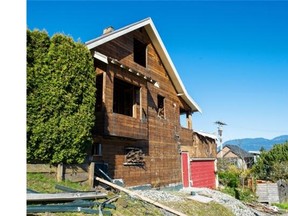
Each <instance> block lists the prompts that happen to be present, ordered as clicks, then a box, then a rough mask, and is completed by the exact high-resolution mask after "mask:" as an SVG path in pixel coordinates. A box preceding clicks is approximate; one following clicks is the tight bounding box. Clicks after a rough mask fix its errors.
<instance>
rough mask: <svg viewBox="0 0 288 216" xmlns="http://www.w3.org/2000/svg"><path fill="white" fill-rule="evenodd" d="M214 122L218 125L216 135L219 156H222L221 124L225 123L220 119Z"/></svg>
mask: <svg viewBox="0 0 288 216" xmlns="http://www.w3.org/2000/svg"><path fill="white" fill-rule="evenodd" d="M214 123H215V124H217V125H218V137H219V144H220V157H221V158H222V157H223V153H222V132H223V128H222V127H223V125H227V124H225V123H224V122H221V121H216V122H214Z"/></svg>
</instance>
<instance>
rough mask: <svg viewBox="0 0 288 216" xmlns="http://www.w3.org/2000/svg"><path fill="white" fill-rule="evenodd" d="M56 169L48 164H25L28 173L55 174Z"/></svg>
mask: <svg viewBox="0 0 288 216" xmlns="http://www.w3.org/2000/svg"><path fill="white" fill-rule="evenodd" d="M56 171H57V167H55V166H51V165H49V164H27V172H28V173H56Z"/></svg>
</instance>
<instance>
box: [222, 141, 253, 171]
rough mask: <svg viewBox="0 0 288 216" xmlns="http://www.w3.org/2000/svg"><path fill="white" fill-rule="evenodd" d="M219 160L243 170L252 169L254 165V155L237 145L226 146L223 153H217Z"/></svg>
mask: <svg viewBox="0 0 288 216" xmlns="http://www.w3.org/2000/svg"><path fill="white" fill-rule="evenodd" d="M217 158H223V159H225V160H227V161H229V162H231V163H232V164H234V165H236V166H237V167H238V168H241V169H247V168H250V167H251V166H252V165H253V163H254V155H252V154H250V153H249V152H247V151H245V150H244V149H242V148H240V147H239V146H237V145H230V144H228V145H225V146H224V147H223V149H222V151H221V150H220V151H219V152H218V153H217Z"/></svg>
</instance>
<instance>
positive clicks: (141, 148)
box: [86, 18, 216, 187]
mask: <svg viewBox="0 0 288 216" xmlns="http://www.w3.org/2000/svg"><path fill="white" fill-rule="evenodd" d="M86 46H87V47H88V49H89V50H90V51H91V54H92V55H93V57H94V65H95V72H96V74H97V78H96V87H97V92H96V97H97V102H96V103H97V104H96V125H95V130H94V132H93V134H94V145H93V148H92V150H91V160H92V161H94V162H95V163H97V164H98V165H99V166H100V167H102V169H105V171H104V172H106V173H107V174H108V176H110V177H111V178H113V179H123V180H124V182H125V185H127V186H136V185H145V184H151V185H152V186H154V187H158V186H165V185H169V184H175V183H176V184H177V183H184V180H185V179H186V180H185V181H188V183H189V182H190V183H191V182H192V181H191V177H192V176H191V173H193V170H190V162H191V158H194V159H195V158H199V159H200V160H199V161H200V162H203V161H204V162H207V161H208V163H209V162H210V166H212V164H213V176H210V178H213V181H214V182H215V175H214V160H215V159H216V144H215V140H214V139H210V138H209V137H207V136H205V135H203V134H202V135H201V134H199V133H195V132H194V131H193V129H192V114H193V113H194V112H201V109H200V107H199V106H198V105H197V103H196V102H195V101H194V100H193V99H192V98H191V97H190V96H189V95H188V93H187V91H186V89H185V87H184V85H183V83H182V81H181V79H180V76H179V74H178V72H177V70H176V68H175V66H174V64H173V62H172V60H171V58H170V57H169V54H168V52H167V50H166V48H165V46H164V44H163V42H162V40H161V38H160V35H159V34H158V32H157V30H156V28H155V26H154V24H153V21H152V19H151V18H146V19H144V20H141V21H139V22H136V23H133V24H131V25H128V26H125V27H123V28H121V29H118V30H114V29H113V27H109V28H107V29H105V30H104V31H103V35H101V36H100V37H98V38H95V39H93V40H90V41H88V42H86ZM180 115H185V117H186V122H187V125H186V128H183V127H181V125H180ZM207 140H208V141H207ZM211 140H212V141H211ZM184 152H185V153H184ZM183 155H184V156H183ZM207 158H208V160H206V159H207ZM183 160H185V162H183ZM211 161H212V162H211ZM183 164H184V166H185V167H184V168H183V167H182V166H183ZM181 167H182V169H181ZM185 176H186V177H185ZM187 178H188V180H187ZM185 184H186V183H185ZM213 185H215V184H213ZM188 186H192V185H191V184H189V185H188Z"/></svg>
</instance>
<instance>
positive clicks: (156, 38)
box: [85, 17, 202, 113]
mask: <svg viewBox="0 0 288 216" xmlns="http://www.w3.org/2000/svg"><path fill="white" fill-rule="evenodd" d="M141 27H144V28H145V30H146V31H147V33H148V35H149V37H150V39H151V41H152V43H153V45H154V47H155V49H156V50H157V52H158V54H159V56H160V58H161V61H162V63H163V64H164V66H165V68H166V70H167V72H168V74H169V76H170V78H171V80H172V82H173V84H174V87H175V88H176V91H177V93H178V95H179V97H181V98H182V99H183V100H184V101H185V102H186V103H187V104H188V105H189V107H190V108H191V111H192V112H200V113H201V112H202V111H201V108H200V107H199V106H198V104H197V103H196V102H195V101H194V100H193V99H192V98H191V97H190V96H189V94H188V93H187V91H186V89H185V87H184V85H183V83H182V80H181V79H180V76H179V74H178V72H177V70H176V68H175V66H174V64H173V62H172V60H171V58H170V56H169V54H168V52H167V50H166V48H165V46H164V44H163V42H162V40H161V37H160V35H159V34H158V31H157V29H156V28H155V25H154V24H153V21H152V19H151V18H150V17H148V18H146V19H143V20H141V21H139V22H136V23H133V24H131V25H128V26H126V27H123V28H120V29H118V30H114V31H112V32H110V33H107V34H104V35H101V36H100V37H98V38H95V39H93V40H90V41H87V42H86V43H85V45H86V46H87V48H88V49H89V50H91V49H93V48H95V47H97V46H100V45H102V44H104V43H106V42H108V41H111V40H113V39H115V38H118V37H120V36H122V35H125V34H127V33H129V32H132V31H134V30H136V29H139V28H141Z"/></svg>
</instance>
